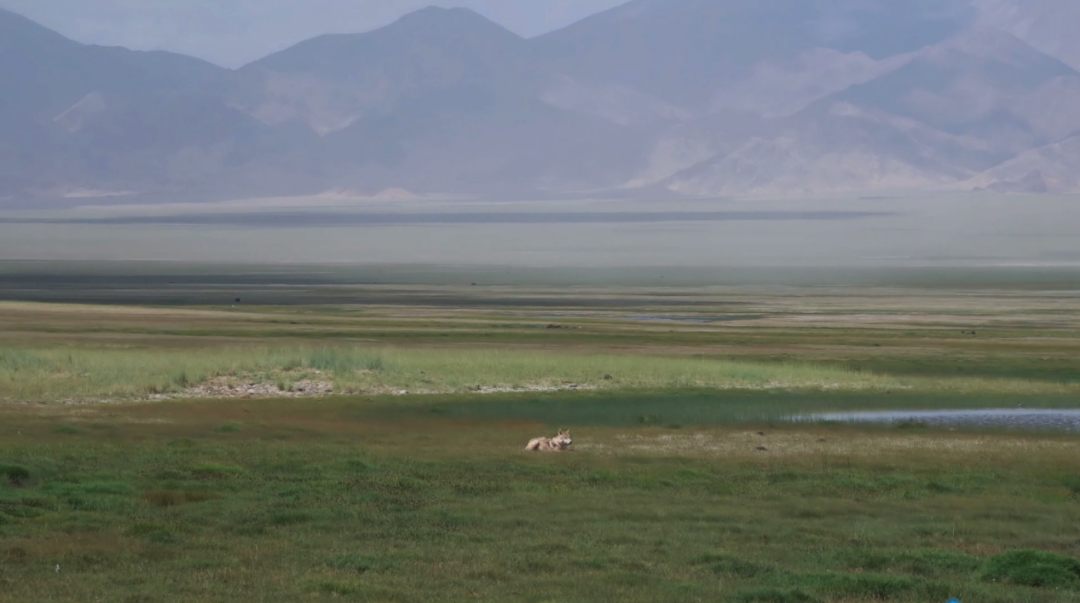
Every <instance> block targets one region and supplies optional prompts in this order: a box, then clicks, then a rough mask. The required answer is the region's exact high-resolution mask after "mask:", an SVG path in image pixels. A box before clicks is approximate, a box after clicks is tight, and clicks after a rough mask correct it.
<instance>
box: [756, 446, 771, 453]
mask: <svg viewBox="0 0 1080 603" xmlns="http://www.w3.org/2000/svg"><path fill="white" fill-rule="evenodd" d="M754 450H757V451H758V452H768V451H769V449H768V448H766V447H764V446H758V447H757V448H755V449H754Z"/></svg>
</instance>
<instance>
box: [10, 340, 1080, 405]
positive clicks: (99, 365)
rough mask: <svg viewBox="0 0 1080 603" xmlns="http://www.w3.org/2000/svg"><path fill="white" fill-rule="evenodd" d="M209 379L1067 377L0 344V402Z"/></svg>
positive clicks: (486, 381) (526, 381) (902, 381)
mask: <svg viewBox="0 0 1080 603" xmlns="http://www.w3.org/2000/svg"><path fill="white" fill-rule="evenodd" d="M215 380H219V381H222V382H223V383H225V384H230V383H232V384H240V383H243V384H269V385H271V386H272V387H273V388H275V389H274V390H273V391H281V392H289V391H291V390H292V389H293V388H294V386H295V384H296V383H298V382H302V381H319V382H327V383H332V384H333V386H334V388H335V390H336V391H338V392H355V393H385V392H410V393H427V394H433V393H461V392H467V391H477V390H487V391H492V390H494V391H498V390H524V391H530V390H532V391H544V390H559V389H581V388H583V389H617V390H627V389H637V390H664V389H686V388H708V389H724V390H805V391H833V392H843V391H868V392H887V391H890V392H891V391H905V390H917V391H920V392H924V393H925V392H938V393H954V394H992V395H1010V394H1013V395H1024V396H1030V395H1049V396H1067V395H1070V394H1075V393H1077V392H1080V386H1078V385H1074V384H1060V383H1045V382H1035V381H1029V380H1021V379H1012V380H1009V379H997V380H995V379H978V378H949V379H946V378H920V377H894V376H889V375H880V374H874V373H869V372H866V371H857V370H852V369H845V368H840V367H829V366H817V365H813V364H804V363H797V362H789V363H763V362H749V361H728V360H712V359H698V358H688V357H663V356H646V355H641V354H633V355H625V354H624V355H619V354H610V353H609V354H587V355H586V354H574V353H545V352H526V351H514V350H452V349H407V348H382V349H370V348H359V347H323V348H302V347H290V346H277V347H245V348H211V349H202V350H174V349H161V350H152V351H151V350H110V349H85V348H71V349H44V350H43V349H18V348H7V349H0V400H9V401H26V402H50V401H80V402H81V401H95V400H105V399H121V400H122V399H138V398H145V397H147V396H150V395H155V394H182V393H185V392H189V393H190V391H189V390H191V389H192V388H194V387H196V386H199V385H201V384H206V383H208V382H211V381H215Z"/></svg>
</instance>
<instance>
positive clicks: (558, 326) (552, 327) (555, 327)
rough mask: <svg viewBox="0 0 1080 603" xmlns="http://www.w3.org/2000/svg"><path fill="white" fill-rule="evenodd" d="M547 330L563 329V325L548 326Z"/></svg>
mask: <svg viewBox="0 0 1080 603" xmlns="http://www.w3.org/2000/svg"><path fill="white" fill-rule="evenodd" d="M547 328H549V329H561V328H562V325H548V326H547Z"/></svg>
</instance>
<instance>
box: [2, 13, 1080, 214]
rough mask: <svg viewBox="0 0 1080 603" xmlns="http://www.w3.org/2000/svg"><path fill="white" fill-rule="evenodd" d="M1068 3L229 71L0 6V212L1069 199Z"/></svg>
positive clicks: (1073, 119)
mask: <svg viewBox="0 0 1080 603" xmlns="http://www.w3.org/2000/svg"><path fill="white" fill-rule="evenodd" d="M1073 6H1074V4H1069V3H1067V2H1064V1H1061V0H1033V1H1032V3H1030V4H1022V3H1019V2H1018V1H1014V0H911V1H908V2H895V1H893V0H844V1H842V2H838V1H837V0H756V1H754V2H750V1H748V0H633V1H631V2H629V3H628V4H626V5H624V6H621V7H618V8H615V9H612V10H610V11H606V12H604V13H600V14H598V15H595V16H593V17H590V18H588V19H585V20H583V21H581V22H579V23H576V24H574V25H572V26H570V27H568V28H565V29H563V30H561V31H557V32H553V33H550V34H547V35H544V36H541V37H539V38H535V39H531V40H525V39H522V38H521V37H519V36H517V35H515V34H514V33H512V32H510V31H508V30H506V29H505V28H503V27H501V26H499V25H498V24H495V23H493V22H491V21H490V20H488V19H486V18H484V17H482V16H480V15H478V14H476V13H474V12H472V11H469V10H466V9H440V8H429V9H424V10H421V11H418V12H416V13H413V14H410V15H407V16H405V17H403V18H402V19H400V20H398V21H397V22H395V23H392V24H391V25H389V26H387V27H383V28H380V29H377V30H374V31H371V32H367V33H361V34H348V35H328V36H320V37H318V38H314V39H312V40H308V41H306V42H303V43H301V44H298V45H296V46H294V47H292V48H288V49H286V50H283V51H281V52H278V53H275V54H273V55H271V56H268V57H266V58H264V59H261V60H259V61H256V62H254V63H252V64H250V65H247V66H245V67H243V68H241V69H239V70H236V71H231V70H226V69H221V68H218V67H215V66H213V65H209V64H207V63H205V62H202V61H198V60H195V59H190V58H188V57H183V56H179V55H173V54H169V53H161V52H132V51H128V50H125V49H122V48H103V47H96V46H86V45H82V44H79V43H77V42H74V41H71V40H68V39H66V38H64V37H62V36H60V35H58V34H56V33H54V32H51V31H49V30H48V29H45V28H42V27H40V26H38V25H36V24H34V23H32V22H30V21H28V20H26V19H23V18H22V17H19V16H17V15H14V14H12V13H9V12H4V11H0V73H2V74H3V78H4V81H3V84H4V88H5V92H4V94H0V199H3V198H12V197H34V196H37V197H56V196H64V195H71V194H78V195H87V194H117V193H121V192H132V193H136V194H143V193H145V194H149V195H155V194H159V193H167V194H170V195H174V196H175V195H184V196H191V197H197V198H207V199H212V198H226V197H236V196H252V195H290V194H311V193H318V192H323V191H327V190H332V189H339V190H350V191H357V192H362V193H367V194H373V193H377V192H379V191H380V190H384V189H391V188H393V189H406V190H409V191H412V192H415V193H444V194H458V195H480V196H490V197H506V196H523V195H534V196H551V195H561V194H572V195H573V194H577V195H582V194H598V193H604V194H614V195H617V194H630V193H631V191H634V190H637V191H638V193H636V194H645V191H651V192H661V193H662V191H664V190H666V191H668V192H670V193H672V194H691V195H706V196H707V195H788V194H827V193H832V192H841V191H842V192H857V191H882V190H891V191H900V190H934V189H942V190H944V189H948V190H954V189H956V188H957V187H959V188H961V189H963V188H969V189H970V188H981V189H985V190H1046V191H1049V192H1052V191H1068V190H1072V187H1074V186H1075V182H1074V180H1073V179H1071V178H1072V176H1070V175H1069V171H1070V169H1073V166H1075V165H1076V163H1075V162H1076V161H1077V158H1076V157H1075V153H1074V148H1073V147H1074V146H1075V141H1074V139H1073V138H1069V137H1070V135H1073V134H1074V133H1075V132H1078V131H1080V72H1078V71H1077V70H1076V69H1075V68H1074V67H1072V66H1071V65H1070V62H1071V61H1072V59H1071V58H1070V57H1072V56H1074V55H1072V54H1070V53H1071V50H1070V48H1072V43H1073V38H1074V37H1075V36H1070V35H1068V33H1069V32H1068V31H1067V29H1068V28H1062V27H1059V25H1060V24H1059V23H1058V21H1060V20H1066V21H1067V20H1068V19H1069V18H1070V17H1071V16H1072V15H1073V14H1074V12H1075V10H1076V9H1075V8H1073ZM88 191H97V192H96V193H92V192H88Z"/></svg>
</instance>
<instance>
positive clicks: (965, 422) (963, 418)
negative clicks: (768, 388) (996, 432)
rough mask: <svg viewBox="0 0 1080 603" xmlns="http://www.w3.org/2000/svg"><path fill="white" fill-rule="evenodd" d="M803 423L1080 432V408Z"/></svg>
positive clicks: (842, 416) (883, 414) (842, 415)
mask: <svg viewBox="0 0 1080 603" xmlns="http://www.w3.org/2000/svg"><path fill="white" fill-rule="evenodd" d="M797 420H799V421H839V422H844V423H883V424H905V423H914V424H920V423H921V424H926V425H928V426H932V427H995V428H1006V429H1057V430H1066V431H1080V409H1075V410H1068V409H1066V410H1062V409H1034V408H1032V409H1027V408H1014V409H984V410H926V411H873V412H838V413H824V414H816V415H808V416H805V417H799V418H798V419H797Z"/></svg>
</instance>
